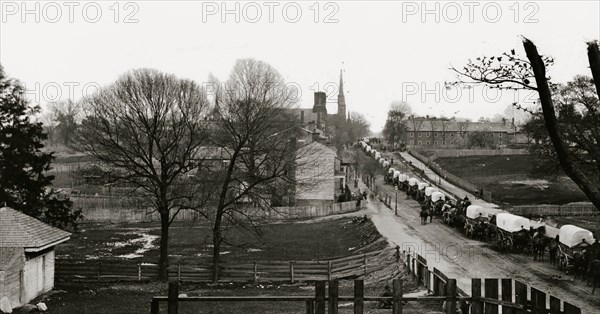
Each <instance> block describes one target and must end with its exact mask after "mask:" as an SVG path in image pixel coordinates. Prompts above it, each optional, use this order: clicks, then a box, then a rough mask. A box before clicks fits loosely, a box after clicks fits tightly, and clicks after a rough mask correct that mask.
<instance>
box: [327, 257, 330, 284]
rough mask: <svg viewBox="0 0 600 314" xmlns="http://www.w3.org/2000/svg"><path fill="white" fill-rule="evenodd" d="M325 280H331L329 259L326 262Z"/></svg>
mask: <svg viewBox="0 0 600 314" xmlns="http://www.w3.org/2000/svg"><path fill="white" fill-rule="evenodd" d="M327 280H331V261H329V262H327Z"/></svg>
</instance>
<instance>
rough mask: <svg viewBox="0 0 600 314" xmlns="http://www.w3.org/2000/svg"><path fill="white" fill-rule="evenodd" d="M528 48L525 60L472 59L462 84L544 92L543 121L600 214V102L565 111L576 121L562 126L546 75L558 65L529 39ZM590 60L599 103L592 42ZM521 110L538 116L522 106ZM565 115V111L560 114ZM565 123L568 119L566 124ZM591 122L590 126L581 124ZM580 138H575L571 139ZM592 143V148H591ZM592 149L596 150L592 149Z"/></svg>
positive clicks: (599, 56)
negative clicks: (599, 145)
mask: <svg viewBox="0 0 600 314" xmlns="http://www.w3.org/2000/svg"><path fill="white" fill-rule="evenodd" d="M523 47H524V49H525V53H526V55H527V58H526V59H525V58H522V57H519V56H518V54H517V53H516V51H515V50H514V49H512V50H511V51H510V53H504V54H502V56H499V57H496V56H494V57H482V58H477V61H476V62H473V61H471V60H469V62H468V64H467V65H466V66H465V67H464V68H463V69H462V70H458V69H456V68H452V70H453V71H454V72H456V73H457V74H458V77H459V79H460V81H459V82H457V83H459V84H481V83H483V84H486V85H487V86H489V87H490V88H499V89H512V90H518V89H525V90H532V91H535V92H537V93H538V96H539V104H540V105H541V116H542V117H543V121H544V125H545V128H546V131H547V132H548V138H549V140H550V141H549V142H550V143H552V147H553V150H554V153H555V156H556V159H557V160H558V162H559V163H560V165H561V168H562V170H563V171H564V172H565V174H566V175H567V176H569V177H570V178H571V179H572V180H573V181H574V182H575V183H576V184H577V186H578V187H579V188H580V189H581V191H582V192H583V193H584V194H585V195H586V196H587V197H588V198H589V199H590V201H591V202H592V203H593V204H594V205H595V206H596V207H597V208H599V209H600V185H599V182H598V181H599V178H600V161H599V160H600V151H599V150H598V143H600V134H598V132H596V131H595V128H597V126H598V125H600V118H599V117H600V116H599V115H598V111H599V110H600V108H599V105H598V102H597V101H595V102H594V101H592V102H580V103H579V105H578V106H574V105H573V104H571V105H569V106H567V107H566V108H565V107H564V106H563V109H567V110H570V112H568V114H570V115H571V116H572V117H573V118H574V119H570V120H569V121H570V122H571V123H566V124H565V123H562V124H561V123H560V121H559V119H558V118H557V114H556V113H557V112H556V107H555V102H554V100H555V99H556V97H557V95H556V93H555V91H556V90H557V88H556V85H555V84H551V83H550V82H549V81H550V78H549V77H548V76H547V74H546V68H547V67H548V66H551V65H552V64H553V63H554V60H553V59H552V58H551V57H548V56H541V55H540V54H539V53H538V51H537V47H536V46H535V44H534V43H533V42H532V41H530V40H529V39H523ZM587 50H588V51H587V52H588V61H589V64H590V69H591V72H592V77H593V82H594V85H595V87H596V97H595V98H596V100H597V98H598V96H599V95H600V52H599V50H598V43H597V42H589V43H588V49H587ZM515 106H516V107H517V108H519V109H523V110H529V111H530V112H531V113H532V114H535V113H536V112H535V111H531V110H530V109H528V108H526V107H524V106H523V105H522V104H518V103H516V104H515ZM559 115H560V109H559ZM563 121H564V120H563ZM583 121H585V122H586V123H583V124H581V122H583ZM572 130H575V132H572ZM569 133H570V134H577V133H579V136H577V137H570V138H569V136H568V134H569ZM586 143H587V144H586ZM590 144H591V145H590Z"/></svg>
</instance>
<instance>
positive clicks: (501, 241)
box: [496, 232, 504, 250]
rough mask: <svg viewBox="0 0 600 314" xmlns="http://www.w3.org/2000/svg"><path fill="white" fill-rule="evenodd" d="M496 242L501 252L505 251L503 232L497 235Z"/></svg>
mask: <svg viewBox="0 0 600 314" xmlns="http://www.w3.org/2000/svg"><path fill="white" fill-rule="evenodd" d="M496 242H497V244H498V247H499V248H500V250H504V235H503V234H502V232H498V233H496Z"/></svg>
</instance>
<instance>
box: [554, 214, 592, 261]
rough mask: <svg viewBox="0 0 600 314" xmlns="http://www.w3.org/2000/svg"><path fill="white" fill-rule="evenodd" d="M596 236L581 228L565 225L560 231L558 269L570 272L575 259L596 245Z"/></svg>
mask: <svg viewBox="0 0 600 314" xmlns="http://www.w3.org/2000/svg"><path fill="white" fill-rule="evenodd" d="M594 241H595V240H594V234H593V233H592V232H591V231H589V230H587V229H583V228H581V227H577V226H574V225H564V226H562V227H560V229H559V230H558V242H559V243H558V268H559V269H561V270H566V271H568V270H569V269H570V268H572V267H573V264H574V263H573V257H574V256H575V254H577V253H581V254H583V253H584V251H585V250H586V249H588V248H589V246H590V245H591V244H592V243H594Z"/></svg>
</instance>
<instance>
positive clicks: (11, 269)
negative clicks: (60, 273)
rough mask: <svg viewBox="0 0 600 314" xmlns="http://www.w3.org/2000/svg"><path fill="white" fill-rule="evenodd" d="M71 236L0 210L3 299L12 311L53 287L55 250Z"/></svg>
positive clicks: (19, 213)
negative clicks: (6, 299) (7, 301)
mask: <svg viewBox="0 0 600 314" xmlns="http://www.w3.org/2000/svg"><path fill="white" fill-rule="evenodd" d="M70 236H71V234H70V233H69V232H66V231H63V230H60V229H58V228H55V227H52V226H50V225H48V224H46V223H43V222H41V221H39V220H37V219H35V218H33V217H30V216H27V215H25V214H23V213H22V212H19V211H16V210H14V209H12V208H9V207H2V208H0V299H2V298H4V297H7V298H8V300H9V301H10V304H11V306H12V307H13V308H16V307H19V306H21V305H23V304H26V303H28V302H29V301H31V300H32V299H34V298H36V297H38V296H39V295H41V294H42V293H45V292H48V291H50V290H52V288H53V287H54V247H55V246H56V245H57V244H59V243H62V242H64V241H67V240H69V238H70Z"/></svg>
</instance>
